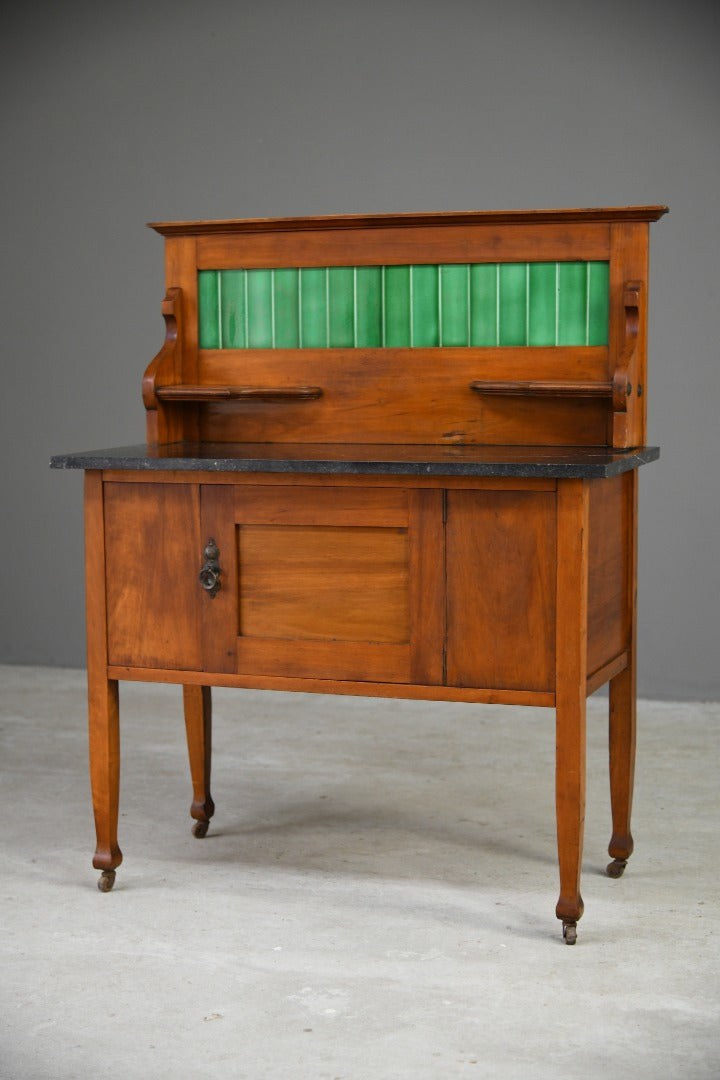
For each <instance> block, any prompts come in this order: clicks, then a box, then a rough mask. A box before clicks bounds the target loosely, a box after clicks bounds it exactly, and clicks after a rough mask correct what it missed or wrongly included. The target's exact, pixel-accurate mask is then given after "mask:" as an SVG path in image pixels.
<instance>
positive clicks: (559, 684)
mask: <svg viewBox="0 0 720 1080" xmlns="http://www.w3.org/2000/svg"><path fill="white" fill-rule="evenodd" d="M588 503H589V493H588V485H587V482H586V481H584V480H560V481H558V493H557V607H556V612H557V614H556V628H557V646H556V652H555V659H556V675H555V710H556V748H555V800H556V813H557V837H558V862H559V869H560V897H559V899H558V903H557V907H556V909H555V913H556V915H557V917H558V919H562V920H563V922H564V923H566V922H569V923H575V922H577V920H578V919H579V918H580V917H581V916H582V913H583V901H582V896H581V895H580V872H581V866H582V851H583V836H584V828H585V784H586V779H585V760H586V719H585V713H586V705H585V695H586V686H587V594H588V520H589V514H588Z"/></svg>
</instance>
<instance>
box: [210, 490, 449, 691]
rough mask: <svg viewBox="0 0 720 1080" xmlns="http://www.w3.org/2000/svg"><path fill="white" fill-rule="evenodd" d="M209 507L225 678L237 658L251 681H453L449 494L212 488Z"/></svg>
mask: <svg viewBox="0 0 720 1080" xmlns="http://www.w3.org/2000/svg"><path fill="white" fill-rule="evenodd" d="M202 504H203V531H204V532H209V531H210V529H211V528H212V529H213V530H214V533H213V535H214V537H215V538H216V540H217V543H218V545H219V547H220V549H221V557H220V561H221V565H222V576H221V581H222V582H223V586H222V588H221V591H220V593H219V594H218V597H217V598H216V599H218V600H219V599H220V598H221V597H223V602H222V604H221V605H218V607H217V608H216V609H212V608H211V605H212V604H214V603H215V601H214V600H210V601H209V603H208V604H207V605H206V608H207V615H206V627H209V623H208V622H207V620H209V619H211V618H212V620H213V629H214V633H213V634H212V635H211V634H210V633H209V631H208V632H206V641H207V642H208V649H209V651H210V652H212V655H213V659H214V662H215V663H221V664H224V665H226V666H224V667H223V668H220V669H218V668H216V670H231V669H230V666H229V665H230V663H231V660H230V656H231V653H234V663H235V667H234V670H236V671H237V672H238V673H240V674H243V673H244V674H255V675H270V676H272V675H276V676H278V677H280V678H282V677H294V678H314V679H318V678H319V679H323V678H327V679H340V680H342V679H347V680H353V681H365V680H367V681H378V682H411V681H416V682H428V683H439V682H442V640H443V630H444V626H443V618H444V612H443V603H442V591H443V580H442V579H443V559H442V492H441V491H433V490H431V491H422V492H414V491H408V490H406V489H401V490H398V489H388V490H373V489H372V488H356V487H352V488H350V487H348V488H343V487H342V485H338V486H333V485H332V484H328V485H327V486H325V487H323V488H321V489H320V488H317V487H308V488H302V487H292V488H290V487H288V488H282V487H273V488H262V487H253V488H243V487H242V486H241V485H239V486H237V487H233V488H222V487H214V486H213V487H210V486H208V487H205V488H203V492H202ZM215 534H217V535H215ZM428 544H429V545H430V547H431V549H432V550H431V551H430V552H429V554H428V553H427V551H426V547H427V545H428ZM419 571H422V573H419ZM223 589H224V590H225V592H224V596H223ZM428 632H430V633H432V636H433V648H432V649H431V648H429V647H428V643H427V637H426V635H427V634H428ZM208 655H209V654H208Z"/></svg>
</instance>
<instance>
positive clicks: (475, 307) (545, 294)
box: [198, 262, 608, 349]
mask: <svg viewBox="0 0 720 1080" xmlns="http://www.w3.org/2000/svg"><path fill="white" fill-rule="evenodd" d="M198 312H199V331H200V347H201V348H202V349H316V348H383V347H385V348H438V347H446V348H447V347H453V346H455V347H463V346H475V347H483V346H518V345H607V341H608V263H606V262H559V263H549V262H545V263H538V262H536V263H473V264H469V265H468V264H443V265H432V264H417V265H413V266H331V267H303V268H283V269H275V270H273V269H268V270H200V271H199V272H198Z"/></svg>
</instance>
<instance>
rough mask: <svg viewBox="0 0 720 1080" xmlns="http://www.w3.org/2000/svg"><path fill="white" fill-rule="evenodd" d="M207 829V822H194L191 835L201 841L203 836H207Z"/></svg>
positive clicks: (208, 823) (208, 824)
mask: <svg viewBox="0 0 720 1080" xmlns="http://www.w3.org/2000/svg"><path fill="white" fill-rule="evenodd" d="M209 828H210V822H209V821H196V822H195V824H194V825H193V827H192V834H193V836H196V837H197V839H198V840H201V839H202V838H203V836H207V831H208V829H209Z"/></svg>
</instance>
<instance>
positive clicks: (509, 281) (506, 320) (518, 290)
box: [498, 263, 527, 345]
mask: <svg viewBox="0 0 720 1080" xmlns="http://www.w3.org/2000/svg"><path fill="white" fill-rule="evenodd" d="M498 279H499V281H498V293H499V295H498V325H499V334H498V337H499V341H498V344H499V345H527V263H501V264H500V269H499V273H498Z"/></svg>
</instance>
